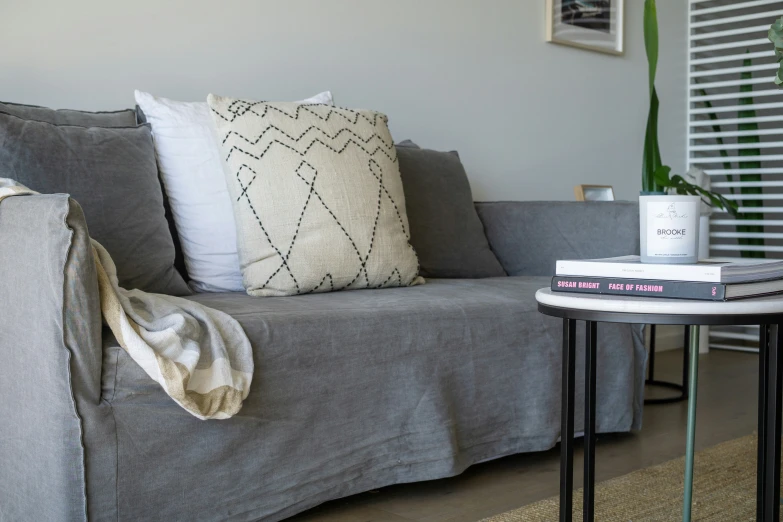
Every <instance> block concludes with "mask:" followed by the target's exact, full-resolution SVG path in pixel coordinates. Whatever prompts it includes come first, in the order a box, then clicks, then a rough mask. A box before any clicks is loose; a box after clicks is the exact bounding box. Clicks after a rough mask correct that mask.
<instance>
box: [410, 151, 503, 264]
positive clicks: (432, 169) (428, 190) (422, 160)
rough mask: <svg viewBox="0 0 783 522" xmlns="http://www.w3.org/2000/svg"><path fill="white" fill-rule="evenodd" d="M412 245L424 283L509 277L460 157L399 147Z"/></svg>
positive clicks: (447, 153)
mask: <svg viewBox="0 0 783 522" xmlns="http://www.w3.org/2000/svg"><path fill="white" fill-rule="evenodd" d="M397 158H398V160H399V163H400V175H401V176H402V186H403V189H404V190H405V202H406V206H407V209H408V221H409V222H410V227H411V244H412V245H413V248H415V249H416V253H417V254H418V255H419V264H420V265H421V275H423V276H424V277H456V278H480V277H497V276H504V275H506V273H505V272H504V271H503V267H502V266H500V263H499V262H498V260H497V258H496V257H495V254H493V253H492V250H490V248H489V243H488V242H487V237H486V235H484V227H483V225H482V224H481V220H480V219H479V217H478V214H476V209H475V207H474V205H473V195H472V193H471V191H470V183H469V182H468V176H467V174H466V173H465V168H464V167H463V166H462V162H461V161H460V159H459V155H458V154H457V153H456V152H438V151H435V150H428V149H421V148H418V146H417V145H416V144H414V143H412V142H410V141H405V142H401V143H399V144H398V146H397Z"/></svg>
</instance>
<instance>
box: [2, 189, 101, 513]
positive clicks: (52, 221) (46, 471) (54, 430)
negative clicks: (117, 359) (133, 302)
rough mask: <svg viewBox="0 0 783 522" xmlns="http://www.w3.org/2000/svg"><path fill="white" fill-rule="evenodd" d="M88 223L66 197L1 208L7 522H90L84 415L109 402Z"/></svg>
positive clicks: (10, 201)
mask: <svg viewBox="0 0 783 522" xmlns="http://www.w3.org/2000/svg"><path fill="white" fill-rule="evenodd" d="M101 362H102V346H101V314H100V303H99V295H98V284H97V276H96V272H95V264H94V261H93V256H92V247H91V245H90V238H89V235H88V233H87V225H86V222H85V219H84V214H83V213H82V210H81V208H80V207H79V205H78V204H77V203H76V202H74V201H73V200H71V199H70V198H69V197H68V196H67V195H62V194H55V195H40V196H16V197H10V198H7V199H5V200H3V201H2V202H0V419H2V422H0V462H2V463H3V465H2V466H0V483H3V484H5V486H7V487H4V488H0V489H2V491H0V519H1V520H22V519H25V520H82V519H84V518H85V517H86V512H87V510H86V504H85V488H86V486H85V455H84V445H85V444H86V442H85V441H86V438H85V434H84V422H83V419H84V418H85V416H88V417H89V416H90V415H91V412H90V411H89V410H91V409H95V408H96V407H97V405H98V404H99V402H100V400H101Z"/></svg>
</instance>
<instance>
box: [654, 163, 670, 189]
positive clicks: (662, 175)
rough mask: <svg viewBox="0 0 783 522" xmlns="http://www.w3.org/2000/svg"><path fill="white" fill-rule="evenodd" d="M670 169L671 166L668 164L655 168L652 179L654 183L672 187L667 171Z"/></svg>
mask: <svg viewBox="0 0 783 522" xmlns="http://www.w3.org/2000/svg"><path fill="white" fill-rule="evenodd" d="M671 171H672V169H671V167H669V166H668V165H661V166H659V167H658V168H657V169H655V173H654V176H653V177H654V179H655V183H657V184H658V185H660V186H661V187H667V188H668V187H673V186H674V184H673V183H672V181H671V179H669V173H670V172H671Z"/></svg>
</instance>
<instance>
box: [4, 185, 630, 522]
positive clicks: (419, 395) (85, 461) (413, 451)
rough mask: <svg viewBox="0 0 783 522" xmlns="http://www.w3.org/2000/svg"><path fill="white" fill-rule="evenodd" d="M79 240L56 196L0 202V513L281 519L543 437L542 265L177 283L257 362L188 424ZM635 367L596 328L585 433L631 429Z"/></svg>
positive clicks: (545, 331)
mask: <svg viewBox="0 0 783 522" xmlns="http://www.w3.org/2000/svg"><path fill="white" fill-rule="evenodd" d="M506 205H508V208H506V210H505V211H501V210H500V209H498V208H496V209H494V211H493V213H492V215H491V216H489V215H486V214H483V213H482V211H481V207H482V206H481V205H479V206H478V208H479V214H480V215H482V219H484V224H485V226H486V227H487V230H488V232H489V231H490V230H492V229H493V228H495V227H496V226H497V225H498V223H496V222H495V221H496V220H503V219H516V216H518V214H517V213H516V211H517V210H518V207H520V206H525V205H527V204H526V203H517V204H506ZM576 205H577V204H571V205H570V206H569V208H570V209H572V210H575V209H576ZM617 206H618V208H620V212H624V213H625V214H626V216H627V217H628V218H629V219H630V218H632V217H633V213H634V212H635V207H634V206H633V205H622V204H618V205H617ZM578 211H582V209H581V208H580V209H578ZM537 215H538V216H539V218H540V219H547V218H549V219H554V216H547V215H546V212H545V211H544V212H538V213H537ZM33 217H35V219H33ZM529 225H531V224H530V223H522V222H520V223H518V226H517V227H516V228H512V229H510V232H509V233H510V234H512V235H519V236H520V237H521V235H524V233H525V229H526V228H527V227H528V226H529ZM633 235H634V236H635V235H636V234H635V233H634V234H633ZM86 237H87V235H86V226H85V225H84V220H83V216H82V215H81V212H80V210H79V208H78V206H77V205H75V204H74V203H73V202H71V201H69V200H68V198H67V197H65V196H33V197H20V198H11V199H10V200H7V201H6V202H4V203H3V204H2V205H0V241H2V242H3V244H4V247H5V246H6V245H7V246H8V247H9V248H3V249H0V267H2V268H1V269H0V274H3V275H2V276H0V357H2V361H3V364H0V396H1V397H2V399H3V400H0V419H3V423H2V424H0V461H2V462H3V463H4V464H5V465H4V466H2V467H0V519H9V520H16V519H31V520H83V519H85V518H86V516H87V515H89V518H90V519H91V520H280V519H282V518H285V517H287V516H291V515H293V514H295V513H298V512H300V511H303V510H305V509H307V508H309V507H312V506H314V505H317V504H319V503H321V502H324V501H327V500H330V499H334V498H339V497H343V496H346V495H351V494H354V493H358V492H361V491H366V490H368V489H373V488H378V487H381V486H384V485H387V484H393V483H400V482H410V481H419V480H428V479H435V478H441V477H446V476H451V475H454V474H457V473H460V472H461V471H463V470H464V469H465V468H466V467H468V466H470V465H471V464H473V463H476V462H481V461H485V460H490V459H494V458H498V457H501V456H503V455H508V454H512V453H518V452H526V451H538V450H544V449H547V448H551V447H552V446H553V445H554V444H555V443H556V441H557V440H558V437H559V417H560V343H561V323H560V322H559V321H558V320H556V319H553V318H549V317H546V316H543V315H541V314H539V313H538V312H537V310H536V304H535V300H534V298H533V294H534V292H535V290H536V289H537V288H539V287H541V286H545V285H546V284H547V282H548V278H547V277H527V276H516V277H498V278H489V279H482V280H460V279H455V280H431V281H430V282H429V283H428V284H426V285H423V286H420V287H412V288H399V289H384V290H361V291H347V292H338V293H333V294H319V295H307V296H297V297H280V298H263V299H258V298H251V297H248V296H246V295H244V294H202V295H196V296H192V297H190V298H191V299H194V300H196V301H198V302H200V303H203V304H205V305H207V306H211V307H214V308H217V309H220V310H222V311H224V312H227V313H229V314H231V315H232V316H234V317H235V318H236V319H237V320H238V321H239V322H240V323H241V324H242V326H243V327H244V328H245V330H246V332H247V334H248V336H249V337H250V339H251V343H252V344H253V348H254V353H255V363H256V375H255V378H254V379H253V388H252V389H251V392H250V395H249V397H248V399H247V401H246V402H245V406H244V408H243V410H242V411H241V412H240V413H239V414H238V415H237V416H236V417H233V418H231V419H229V420H225V421H207V422H204V421H199V420H197V419H195V418H194V417H192V416H190V415H189V414H188V413H187V412H185V411H184V410H182V409H180V408H179V407H178V406H177V405H176V404H174V402H173V401H171V400H170V399H169V398H168V397H167V396H166V395H165V393H164V392H163V391H162V390H161V389H160V388H159V387H158V385H157V384H155V383H154V382H153V381H152V380H151V379H149V378H148V377H147V376H146V375H145V374H144V372H143V371H142V370H141V369H140V368H139V367H138V366H136V365H135V363H134V362H133V361H132V360H131V359H130V358H129V357H128V356H127V354H126V353H125V352H124V351H123V350H122V349H120V348H119V347H117V346H116V342H114V340H113V339H112V338H111V336H110V335H107V334H106V333H104V334H103V336H101V332H100V322H99V321H100V318H99V316H98V315H97V301H96V299H97V296H96V295H95V293H94V292H95V285H94V282H93V281H94V267H93V266H92V263H91V257H89V256H86V255H84V252H87V249H86V248H87V247H86V245H87V243H86ZM582 237H584V236H582ZM613 237H614V240H613V241H617V243H613V244H612V245H611V247H610V248H624V247H622V243H623V242H624V243H625V247H626V248H629V249H633V248H634V239H633V236H628V235H625V236H622V233H621V232H620V233H618V232H617V231H615V234H614V236H613ZM489 239H490V244H493V237H492V235H491V234H490V235H489ZM496 239H497V238H496ZM507 239H508V238H507ZM517 239H518V240H519V238H517ZM561 239H562V238H561ZM568 239H569V240H570V241H572V242H575V241H577V238H568ZM508 240H509V241H511V239H508ZM610 241H611V240H610ZM493 248H494V246H493ZM525 255H529V252H528V253H526V254H525ZM498 257H499V260H500V262H501V263H502V264H503V265H504V268H506V267H507V266H511V265H513V264H514V262H515V261H514V259H513V255H511V256H510V255H508V254H506V255H499V256H498ZM506 270H508V268H506ZM9 273H10V274H14V277H8V276H7V275H8V274H9ZM101 339H102V342H101ZM578 346H579V350H580V354H581V349H582V348H581V344H580V345H578ZM578 360H580V361H581V357H580V359H578ZM644 364H645V352H644V349H643V345H642V342H641V328H640V327H638V326H634V327H631V326H628V325H601V326H599V374H598V401H599V402H598V422H597V427H598V430H599V431H600V432H616V431H628V430H630V429H638V428H639V427H640V426H641V406H642V391H643V370H644ZM582 374H583V369H582V367H581V365H580V366H579V367H578V369H577V380H578V382H581V380H582V379H583V376H582ZM577 396H578V397H577V404H581V402H580V401H581V393H577ZM9 398H10V400H9ZM581 418H582V412H581V411H580V409H579V408H577V423H579V422H581Z"/></svg>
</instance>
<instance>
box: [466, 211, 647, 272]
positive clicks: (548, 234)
mask: <svg viewBox="0 0 783 522" xmlns="http://www.w3.org/2000/svg"><path fill="white" fill-rule="evenodd" d="M476 210H477V211H478V215H479V217H480V218H481V221H482V222H483V223H484V229H485V231H486V233H487V239H489V245H490V247H491V248H492V251H493V252H495V255H496V256H497V258H498V260H500V264H501V265H503V268H504V269H505V270H506V273H508V275H530V276H536V275H540V276H551V275H554V271H555V261H557V260H558V259H579V258H582V259H590V258H601V257H612V256H621V255H629V254H638V253H639V205H638V204H637V203H635V202H630V201H611V202H582V201H579V202H575V201H570V202H566V201H498V202H489V203H476Z"/></svg>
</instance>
